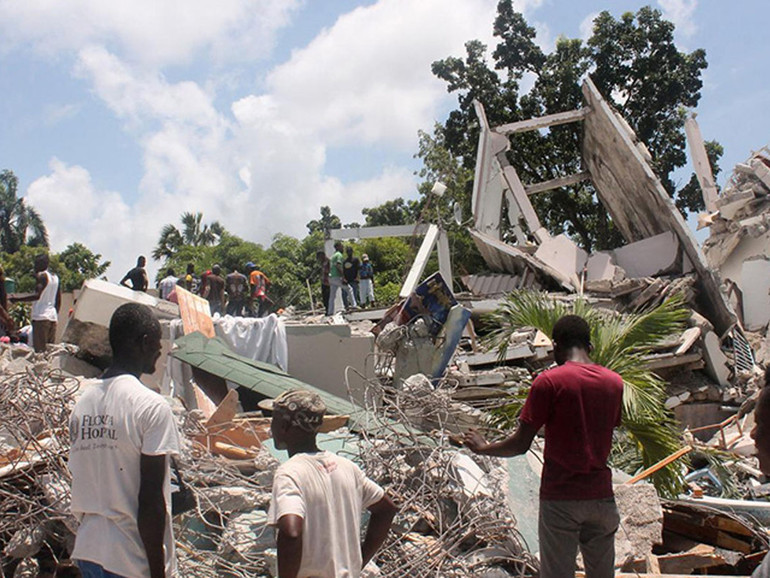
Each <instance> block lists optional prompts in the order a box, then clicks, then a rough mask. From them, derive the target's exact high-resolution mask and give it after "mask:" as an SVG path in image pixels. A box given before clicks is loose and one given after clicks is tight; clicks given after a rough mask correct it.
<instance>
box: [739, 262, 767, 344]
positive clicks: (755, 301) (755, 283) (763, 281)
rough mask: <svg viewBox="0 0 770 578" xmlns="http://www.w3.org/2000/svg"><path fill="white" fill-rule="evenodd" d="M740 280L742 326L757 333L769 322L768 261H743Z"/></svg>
mask: <svg viewBox="0 0 770 578" xmlns="http://www.w3.org/2000/svg"><path fill="white" fill-rule="evenodd" d="M741 280H742V287H741V290H742V291H743V321H744V324H745V326H746V329H748V330H749V331H759V330H761V329H762V328H763V327H765V326H766V325H767V324H768V322H770V294H768V290H769V289H770V260H768V259H767V258H758V259H751V260H749V261H744V263H743V267H742V268H741Z"/></svg>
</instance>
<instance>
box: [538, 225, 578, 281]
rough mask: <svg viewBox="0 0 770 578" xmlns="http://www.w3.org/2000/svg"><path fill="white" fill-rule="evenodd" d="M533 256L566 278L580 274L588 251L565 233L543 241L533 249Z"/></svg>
mask: <svg viewBox="0 0 770 578" xmlns="http://www.w3.org/2000/svg"><path fill="white" fill-rule="evenodd" d="M535 257H536V258H538V259H540V261H542V262H543V263H545V264H546V265H548V266H550V267H553V268H554V269H556V270H557V271H559V272H560V273H561V274H562V275H564V276H565V277H567V278H572V277H573V276H575V275H577V276H580V275H581V274H582V272H583V269H584V268H585V266H586V262H587V261H588V253H586V252H585V251H584V250H583V249H581V248H580V247H578V246H577V244H576V243H575V242H574V241H573V240H572V239H570V238H569V237H567V236H566V235H558V236H556V237H552V238H550V239H547V240H546V241H544V242H543V244H542V245H540V246H539V247H538V249H537V251H535Z"/></svg>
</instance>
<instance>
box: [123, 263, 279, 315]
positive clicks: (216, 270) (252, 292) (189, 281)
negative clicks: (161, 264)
mask: <svg viewBox="0 0 770 578" xmlns="http://www.w3.org/2000/svg"><path fill="white" fill-rule="evenodd" d="M146 263H147V261H146V259H145V258H144V257H143V256H140V257H139V258H138V259H137V261H136V267H134V268H133V269H131V270H130V271H129V272H128V273H126V275H125V276H124V277H123V279H121V280H120V284H121V285H123V286H124V287H128V288H129V289H133V290H134V291H147V286H148V279H147V271H146V270H145V265H146ZM244 270H245V271H246V274H243V273H241V272H240V271H238V268H237V267H235V268H233V270H232V271H231V272H230V273H228V274H227V275H226V276H224V277H223V276H222V267H221V266H219V265H214V266H212V267H211V269H208V270H207V271H205V272H204V273H203V274H202V275H201V276H200V277H199V276H198V275H196V273H195V265H194V264H192V263H188V265H187V270H186V272H185V274H184V275H183V276H181V277H177V275H176V272H175V271H174V269H172V268H169V269H167V270H166V276H165V277H164V278H163V279H161V280H160V281H158V294H159V296H160V298H161V299H165V300H167V301H172V302H174V303H177V302H178V296H177V288H178V287H182V288H183V289H185V290H187V291H189V292H191V293H194V294H195V295H199V296H201V297H203V298H204V299H206V300H207V301H208V302H209V308H210V309H211V314H212V315H213V314H215V313H219V314H220V315H224V314H227V315H232V316H235V317H264V316H265V315H267V314H268V313H270V307H271V305H272V303H273V301H272V300H271V299H270V297H269V296H268V294H267V290H268V288H269V287H270V284H271V283H270V279H269V278H268V276H267V275H265V274H264V273H263V272H262V271H260V270H259V268H258V267H257V265H256V264H255V263H253V262H252V261H249V262H248V263H246V265H245V267H244Z"/></svg>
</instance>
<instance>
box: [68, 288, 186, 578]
mask: <svg viewBox="0 0 770 578" xmlns="http://www.w3.org/2000/svg"><path fill="white" fill-rule="evenodd" d="M109 339H110V346H111V347H112V365H111V366H110V367H109V368H108V369H107V371H105V372H104V374H103V375H102V377H101V379H98V380H95V381H94V382H93V384H92V385H90V386H86V387H85V388H84V389H83V393H82V395H81V396H80V399H79V400H78V402H77V403H76V404H75V409H74V410H73V412H72V416H71V418H70V442H71V449H70V457H69V469H70V472H71V473H72V513H73V514H74V515H75V516H76V517H77V518H78V520H79V522H80V525H79V527H78V530H77V535H76V536H75V548H74V550H73V552H72V559H73V560H75V561H76V562H77V564H78V567H79V568H80V571H81V572H82V574H83V577H84V578H120V577H125V578H135V577H139V576H142V577H148V576H149V577H150V578H170V577H172V576H174V574H175V572H176V564H175V556H174V536H173V531H172V527H171V494H170V484H169V479H170V469H169V457H170V456H172V455H174V454H178V453H179V447H180V443H179V434H178V432H177V428H176V423H175V421H174V415H173V413H172V411H171V406H170V405H169V404H168V403H167V402H166V400H165V399H164V398H163V397H162V396H161V395H159V394H157V393H155V392H154V391H152V390H150V389H149V388H148V387H146V386H145V385H144V384H142V382H141V381H140V377H141V376H142V374H144V373H153V372H154V371H155V364H156V362H157V361H158V358H159V357H160V349H161V342H160V339H161V330H160V323H158V320H157V319H156V318H155V317H154V316H153V314H152V312H151V311H150V309H149V307H147V306H146V305H141V304H139V303H126V304H123V305H121V306H120V307H118V308H117V309H116V310H115V313H113V315H112V318H111V319H110V327H109Z"/></svg>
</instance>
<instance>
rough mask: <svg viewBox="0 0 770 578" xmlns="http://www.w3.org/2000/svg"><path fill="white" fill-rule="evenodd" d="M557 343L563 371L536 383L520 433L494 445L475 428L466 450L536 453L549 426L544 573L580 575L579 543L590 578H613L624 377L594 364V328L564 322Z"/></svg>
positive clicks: (556, 577) (574, 319) (543, 493)
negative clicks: (613, 452) (615, 454)
mask: <svg viewBox="0 0 770 578" xmlns="http://www.w3.org/2000/svg"><path fill="white" fill-rule="evenodd" d="M552 338H553V347H554V357H555V359H556V363H557V364H558V367H555V368H553V369H550V370H548V371H545V372H543V373H542V374H540V375H539V376H538V377H537V378H536V379H535V380H534V382H533V383H532V388H531V389H530V392H529V396H528V397H527V401H526V403H525V404H524V408H523V409H522V411H521V416H520V417H519V427H518V429H517V430H516V432H515V433H513V434H512V435H511V436H509V437H508V438H506V439H504V440H503V441H499V442H493V443H487V442H486V441H485V440H484V438H483V437H481V435H480V434H479V433H478V432H477V431H475V430H471V431H470V432H468V433H467V434H466V435H465V445H466V446H468V448H470V449H471V450H472V451H473V452H475V453H477V454H481V455H488V456H498V457H510V456H517V455H520V454H524V453H526V452H527V451H528V450H529V448H530V446H531V445H532V440H533V439H534V437H535V434H537V432H538V430H539V429H540V428H541V427H542V426H545V456H544V457H545V464H544V466H543V476H542V481H541V484H540V519H539V530H538V534H539V538H540V564H541V568H540V576H541V577H542V578H564V577H565V576H574V575H575V558H576V555H577V549H578V546H579V547H580V551H581V552H582V554H583V561H584V563H585V569H586V576H587V578H612V577H613V576H614V575H615V568H614V567H615V532H616V531H617V529H618V524H619V521H620V518H619V516H618V510H617V507H616V506H615V498H614V494H613V491H612V473H611V471H610V469H609V467H608V466H607V457H608V456H609V453H610V448H611V446H612V430H613V429H614V428H615V427H617V426H619V425H620V418H621V406H622V403H623V379H622V378H621V377H620V376H619V375H618V374H617V373H615V372H613V371H610V370H609V369H607V368H606V367H603V366H601V365H598V364H596V363H593V362H592V361H591V359H590V357H589V354H590V352H591V349H592V346H591V331H590V328H589V326H588V323H587V322H586V321H585V320H584V319H583V318H581V317H578V316H577V315H566V316H564V317H562V318H561V319H559V320H558V321H557V322H556V324H555V325H554V328H553V333H552Z"/></svg>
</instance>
